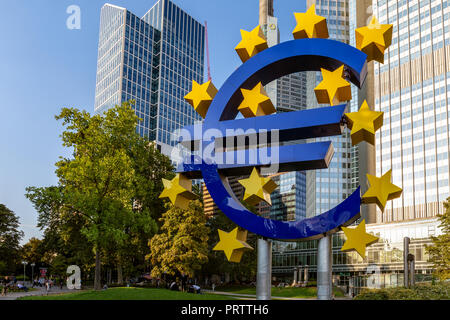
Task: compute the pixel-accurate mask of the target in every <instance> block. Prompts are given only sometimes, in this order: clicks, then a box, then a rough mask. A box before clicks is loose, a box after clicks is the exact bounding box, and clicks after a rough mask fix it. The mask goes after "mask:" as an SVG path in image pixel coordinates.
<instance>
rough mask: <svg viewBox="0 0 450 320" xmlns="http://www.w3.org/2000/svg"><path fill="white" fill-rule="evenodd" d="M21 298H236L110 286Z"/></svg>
mask: <svg viewBox="0 0 450 320" xmlns="http://www.w3.org/2000/svg"><path fill="white" fill-rule="evenodd" d="M20 300H234V299H233V298H231V297H227V296H220V295H214V294H192V293H184V292H179V291H170V290H166V289H147V288H110V289H107V290H102V291H94V290H89V291H81V292H74V293H66V294H57V295H48V296H30V297H24V298H21V299H20Z"/></svg>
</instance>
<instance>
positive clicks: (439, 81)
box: [373, 0, 450, 223]
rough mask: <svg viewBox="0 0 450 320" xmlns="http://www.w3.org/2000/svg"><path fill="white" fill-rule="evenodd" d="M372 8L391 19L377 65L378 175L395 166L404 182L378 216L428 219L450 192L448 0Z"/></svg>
mask: <svg viewBox="0 0 450 320" xmlns="http://www.w3.org/2000/svg"><path fill="white" fill-rule="evenodd" d="M373 11H374V14H375V15H376V16H377V17H378V18H379V22H380V23H383V24H384V23H389V24H393V25H394V28H393V38H392V45H391V47H390V48H389V50H388V51H387V52H386V55H385V63H384V64H383V65H381V64H376V65H375V109H376V110H377V111H383V112H384V113H385V115H384V126H383V127H382V128H381V130H380V131H379V132H378V133H377V135H376V148H377V150H376V151H377V152H376V157H377V175H378V176H380V175H381V174H384V173H385V172H387V171H388V170H390V169H392V170H393V171H392V174H393V183H395V184H396V185H398V186H400V187H401V188H403V196H402V197H401V198H400V199H397V200H395V201H393V202H391V203H389V204H388V205H387V207H386V210H385V212H384V213H383V214H381V212H379V213H378V215H377V221H378V222H380V223H385V222H397V221H406V220H416V219H426V218H432V217H435V216H436V215H437V214H438V213H442V212H443V202H444V201H445V200H446V199H447V197H448V196H449V129H450V128H449V113H448V112H449V101H450V86H449V84H450V30H449V28H450V25H449V21H450V19H449V18H450V5H449V1H442V0H420V1H418V0H409V1H386V0H379V1H376V0H374V1H373Z"/></svg>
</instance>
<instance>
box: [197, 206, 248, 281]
mask: <svg viewBox="0 0 450 320" xmlns="http://www.w3.org/2000/svg"><path fill="white" fill-rule="evenodd" d="M247 208H248V209H249V210H251V211H254V208H251V207H248V206H247ZM252 209H253V210H252ZM207 225H208V227H209V229H210V234H209V241H208V247H209V256H208V263H207V264H205V265H204V267H203V268H202V271H203V273H204V274H205V275H212V274H217V275H222V274H229V276H230V280H231V281H234V282H240V281H242V280H243V279H246V280H247V281H248V280H253V279H254V278H255V277H256V239H257V237H256V235H255V234H253V233H250V232H249V233H248V236H247V243H248V244H249V245H250V246H251V247H252V248H253V249H254V250H251V251H250V250H249V251H246V252H245V253H244V255H243V256H242V260H241V262H240V263H233V262H229V261H228V260H227V258H226V256H225V254H224V253H223V252H222V251H213V248H214V247H215V245H216V244H217V243H218V242H219V241H220V239H219V233H218V231H217V230H218V229H220V230H224V231H226V232H230V231H231V230H233V229H234V228H236V225H235V224H234V223H233V222H232V221H231V220H230V219H229V218H228V217H227V216H226V215H225V214H224V213H222V212H221V211H219V212H218V214H216V215H214V216H213V217H211V218H210V219H209V220H208V222H207Z"/></svg>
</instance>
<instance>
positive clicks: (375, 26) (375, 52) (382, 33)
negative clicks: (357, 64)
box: [355, 16, 393, 63]
mask: <svg viewBox="0 0 450 320" xmlns="http://www.w3.org/2000/svg"><path fill="white" fill-rule="evenodd" d="M392 30H393V25H392V24H380V23H379V22H378V20H377V18H376V17H375V16H373V17H372V21H371V22H370V24H369V25H368V26H366V27H362V28H358V29H356V30H355V35H356V48H357V49H358V50H361V51H362V52H364V53H365V54H367V62H369V61H372V60H375V61H378V62H380V63H384V51H385V50H386V49H387V48H388V47H389V46H390V45H391V43H392Z"/></svg>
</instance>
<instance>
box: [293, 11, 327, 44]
mask: <svg viewBox="0 0 450 320" xmlns="http://www.w3.org/2000/svg"><path fill="white" fill-rule="evenodd" d="M294 15H295V20H297V26H296V27H295V29H294V31H292V34H293V35H294V39H304V38H324V39H327V38H328V37H329V35H328V26H327V19H325V18H324V17H321V16H318V15H317V14H316V5H315V4H313V5H312V6H311V7H310V8H309V9H308V11H306V12H305V13H294Z"/></svg>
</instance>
